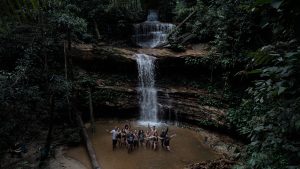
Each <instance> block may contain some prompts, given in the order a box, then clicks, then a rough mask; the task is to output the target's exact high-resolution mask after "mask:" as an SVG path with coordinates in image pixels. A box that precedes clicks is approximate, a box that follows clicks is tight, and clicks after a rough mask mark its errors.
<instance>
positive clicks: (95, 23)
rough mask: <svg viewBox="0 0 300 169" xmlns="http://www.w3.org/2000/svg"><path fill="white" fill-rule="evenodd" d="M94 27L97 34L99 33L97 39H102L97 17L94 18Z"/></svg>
mask: <svg viewBox="0 0 300 169" xmlns="http://www.w3.org/2000/svg"><path fill="white" fill-rule="evenodd" d="M94 27H95V32H96V35H97V39H98V40H100V39H101V35H100V32H99V29H98V24H97V22H96V20H95V19H94Z"/></svg>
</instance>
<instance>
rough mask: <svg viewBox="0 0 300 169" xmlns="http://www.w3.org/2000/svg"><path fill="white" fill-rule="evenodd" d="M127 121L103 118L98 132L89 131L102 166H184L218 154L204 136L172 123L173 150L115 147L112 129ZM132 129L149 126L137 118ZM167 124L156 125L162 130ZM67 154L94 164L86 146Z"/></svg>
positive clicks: (117, 168) (116, 168) (111, 168)
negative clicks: (109, 131) (205, 140)
mask: <svg viewBox="0 0 300 169" xmlns="http://www.w3.org/2000/svg"><path fill="white" fill-rule="evenodd" d="M125 124H128V121H115V120H101V121H97V122H96V133H95V134H94V135H93V134H92V133H89V135H90V138H91V140H92V143H93V146H94V148H95V151H96V155H97V159H98V162H99V163H100V165H101V167H102V168H103V169H170V168H172V169H182V168H184V166H186V165H188V164H191V163H196V162H200V161H204V160H212V159H216V158H218V157H219V155H218V154H216V153H214V152H213V151H212V150H210V149H209V148H208V146H207V145H205V144H204V138H203V137H202V136H201V135H200V134H199V133H197V132H196V131H193V130H190V129H186V128H180V127H176V126H172V125H169V126H168V127H169V134H170V135H171V134H176V136H175V137H173V138H172V139H171V142H170V145H171V151H170V152H169V151H166V150H164V149H162V148H161V146H160V145H159V150H157V151H153V150H151V149H150V148H146V147H139V148H138V149H135V150H134V151H133V152H131V153H128V152H127V149H126V148H119V147H117V149H116V150H115V151H112V140H111V134H110V133H108V132H107V131H106V130H111V129H113V128H114V127H115V126H118V127H120V128H123V127H124V125H125ZM130 125H131V127H132V128H133V129H137V130H139V129H143V130H145V131H146V130H147V127H146V126H143V125H140V123H138V122H136V121H135V122H130ZM165 127H166V124H162V125H160V126H157V129H158V131H159V133H160V132H161V130H162V129H163V128H165ZM88 131H89V132H90V129H89V130H88ZM66 155H67V156H68V157H71V158H73V159H75V160H78V161H80V162H81V163H82V164H84V165H85V166H86V167H87V168H91V166H90V161H89V158H88V155H87V152H86V150H85V147H84V146H80V147H75V148H71V149H69V150H68V151H67V152H66Z"/></svg>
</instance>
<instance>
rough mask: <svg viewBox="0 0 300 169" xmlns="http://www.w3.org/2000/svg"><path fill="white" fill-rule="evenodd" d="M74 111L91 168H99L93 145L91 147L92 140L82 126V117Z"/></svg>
mask: <svg viewBox="0 0 300 169" xmlns="http://www.w3.org/2000/svg"><path fill="white" fill-rule="evenodd" d="M75 113H76V117H77V121H78V124H79V126H80V128H81V131H82V135H83V138H84V141H85V144H86V148H87V152H88V154H89V157H90V160H91V164H92V168H93V169H101V168H100V165H99V164H98V161H97V158H96V153H95V150H94V147H93V145H92V142H91V140H90V138H89V135H88V133H87V131H86V128H85V127H84V124H83V122H82V119H81V117H80V115H79V112H78V111H77V112H75Z"/></svg>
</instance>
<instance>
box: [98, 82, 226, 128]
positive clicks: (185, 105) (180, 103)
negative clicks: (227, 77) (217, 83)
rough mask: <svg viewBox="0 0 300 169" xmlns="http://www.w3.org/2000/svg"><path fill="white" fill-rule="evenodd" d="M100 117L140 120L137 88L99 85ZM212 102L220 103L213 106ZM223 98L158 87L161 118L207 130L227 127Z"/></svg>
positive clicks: (187, 90) (197, 92) (199, 90)
mask: <svg viewBox="0 0 300 169" xmlns="http://www.w3.org/2000/svg"><path fill="white" fill-rule="evenodd" d="M93 97H94V107H95V112H97V114H96V115H97V116H98V117H118V118H119V117H139V104H138V103H139V100H138V99H139V96H138V91H137V88H136V87H134V86H103V85H102V86H98V87H97V89H95V91H94V93H93ZM209 101H212V102H215V104H219V105H218V106H212V104H211V103H209ZM221 102H222V98H221V96H218V95H211V94H209V93H208V92H207V91H205V90H201V89H189V88H185V87H170V86H169V87H168V88H158V111H159V113H158V118H159V119H164V120H170V121H173V120H176V121H177V120H178V121H182V122H189V123H192V124H197V125H200V126H204V127H226V124H225V118H224V115H225V109H226V105H222V104H221Z"/></svg>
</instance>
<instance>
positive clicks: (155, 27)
mask: <svg viewBox="0 0 300 169" xmlns="http://www.w3.org/2000/svg"><path fill="white" fill-rule="evenodd" d="M174 27H175V25H173V24H171V23H161V22H159V21H158V12H157V11H156V10H149V13H148V17H147V21H145V22H143V23H139V24H135V25H134V31H135V34H134V35H133V40H134V42H135V43H136V44H137V45H138V46H140V47H143V48H155V47H157V46H159V45H161V44H164V43H166V42H167V35H168V33H170V32H171V30H172V29H174Z"/></svg>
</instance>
